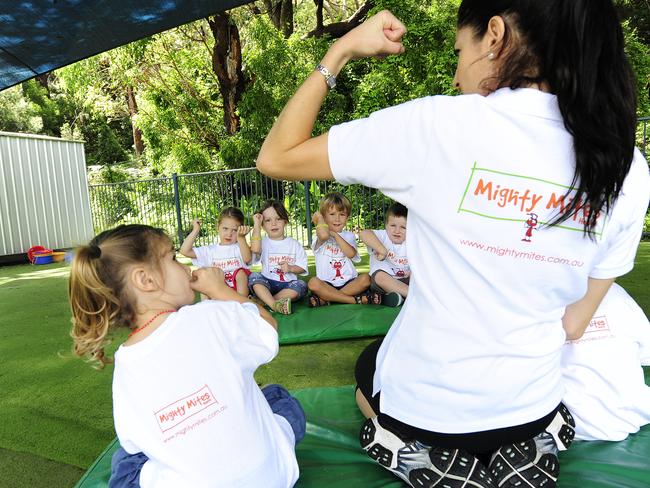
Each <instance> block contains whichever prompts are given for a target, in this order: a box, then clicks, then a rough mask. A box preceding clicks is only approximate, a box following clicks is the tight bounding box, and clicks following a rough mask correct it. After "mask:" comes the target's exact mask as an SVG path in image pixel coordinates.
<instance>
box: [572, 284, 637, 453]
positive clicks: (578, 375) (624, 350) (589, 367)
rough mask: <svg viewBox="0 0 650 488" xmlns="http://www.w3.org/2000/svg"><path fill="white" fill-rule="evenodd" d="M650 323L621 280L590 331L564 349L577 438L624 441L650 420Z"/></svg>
mask: <svg viewBox="0 0 650 488" xmlns="http://www.w3.org/2000/svg"><path fill="white" fill-rule="evenodd" d="M642 364H646V365H647V364H650V323H649V322H648V319H647V317H646V316H645V314H644V313H643V310H641V308H640V307H639V306H638V305H637V304H636V302H635V301H634V300H633V299H632V297H630V295H628V294H627V293H626V292H625V290H624V289H623V288H621V287H620V286H618V285H617V284H614V285H612V288H611V289H610V290H609V292H608V293H607V295H606V296H605V298H604V299H603V301H602V303H601V304H600V307H598V310H597V311H596V313H595V314H594V318H593V319H592V320H591V322H590V323H589V326H588V327H587V330H586V331H585V333H584V335H583V336H582V337H581V338H580V339H578V340H576V341H570V342H567V343H566V345H565V346H564V350H563V351H562V374H563V376H564V381H565V384H566V393H565V394H564V403H565V404H566V406H567V407H568V408H569V410H570V411H571V413H572V414H573V416H574V417H575V420H576V439H582V440H604V441H620V440H623V439H625V438H626V437H627V436H628V434H633V433H635V432H638V430H639V428H640V427H642V426H644V425H646V424H648V423H650V386H647V385H646V384H645V380H644V376H643V368H642V367H641V365H642Z"/></svg>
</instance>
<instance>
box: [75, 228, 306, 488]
mask: <svg viewBox="0 0 650 488" xmlns="http://www.w3.org/2000/svg"><path fill="white" fill-rule="evenodd" d="M195 291H199V292H201V293H204V294H206V295H207V296H208V297H210V298H211V299H214V300H219V301H214V300H209V301H204V302H201V303H198V304H196V305H192V303H193V301H194V292H195ZM70 304H71V308H72V313H73V317H74V319H73V324H74V325H73V329H72V333H71V334H72V337H73V340H74V349H75V353H76V354H78V355H79V356H90V357H91V358H92V359H95V360H97V361H99V362H101V363H102V364H105V363H106V362H107V359H106V358H105V356H104V353H103V348H104V346H105V345H106V344H107V342H108V340H107V334H108V331H109V329H111V328H112V327H114V326H120V325H123V326H128V327H130V328H131V329H132V332H131V334H130V335H129V337H128V339H127V340H126V341H125V342H124V343H123V344H122V345H121V346H120V347H119V349H118V350H117V351H116V353H115V372H114V376H113V415H114V420H115V431H116V432H117V436H118V439H119V441H120V445H121V448H120V449H118V451H117V452H116V453H115V455H114V456H113V463H112V473H111V480H110V481H109V486H110V487H129V488H131V487H136V486H142V487H144V488H148V487H155V488H177V487H179V486H202V487H231V488H243V487H249V488H252V487H259V486H268V487H278V488H287V487H291V486H293V484H294V483H295V482H296V480H297V479H298V464H297V462H296V456H295V452H294V446H295V443H296V442H298V441H299V440H300V439H301V438H302V436H303V435H304V428H305V418H304V412H303V411H302V409H301V408H300V404H299V403H298V402H297V400H295V399H294V398H292V397H291V396H290V395H289V394H288V392H287V391H286V390H284V389H283V388H282V387H280V386H279V385H271V386H269V387H266V388H265V389H264V390H260V388H259V387H258V386H257V384H256V382H255V379H254V377H253V374H254V372H255V370H256V369H257V367H258V366H260V365H261V364H264V363H267V362H269V361H271V360H272V359H273V358H274V357H275V355H276V354H277V352H278V335H277V331H276V327H277V324H276V322H275V320H274V319H273V317H271V315H270V314H269V312H267V311H265V310H263V309H261V308H258V307H257V306H256V305H254V304H252V303H250V302H248V300H247V298H245V297H243V296H241V295H239V294H238V293H236V292H235V291H234V290H233V289H231V288H230V287H228V286H227V285H226V284H225V282H224V276H223V272H222V271H221V270H220V269H218V268H216V267H209V268H202V269H199V270H196V271H194V273H191V272H190V269H189V268H188V267H187V266H184V265H182V264H180V263H179V262H177V261H176V252H175V251H174V249H173V247H172V242H171V240H170V239H169V237H168V236H167V235H166V234H165V233H164V231H162V230H160V229H154V228H152V227H149V226H144V225H127V226H119V227H117V228H115V229H112V230H110V231H106V232H103V233H101V234H100V235H98V236H97V237H95V238H94V239H93V240H92V241H91V242H90V244H89V245H88V246H82V247H80V248H79V249H78V250H77V252H76V255H75V258H74V260H73V262H72V268H71V271H70Z"/></svg>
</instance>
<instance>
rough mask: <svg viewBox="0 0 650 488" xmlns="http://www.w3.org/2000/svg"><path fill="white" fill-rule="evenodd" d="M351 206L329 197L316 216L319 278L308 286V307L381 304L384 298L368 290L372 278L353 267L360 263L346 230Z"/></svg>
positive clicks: (340, 196)
mask: <svg viewBox="0 0 650 488" xmlns="http://www.w3.org/2000/svg"><path fill="white" fill-rule="evenodd" d="M351 210H352V204H351V203H350V200H349V199H348V198H347V197H346V196H345V195H343V194H341V193H338V192H332V193H328V194H327V195H325V197H323V199H322V200H321V202H320V211H318V212H316V213H315V214H314V215H313V219H312V220H313V222H314V224H315V225H316V239H315V240H314V244H313V249H314V258H315V261H316V276H315V277H313V278H311V279H310V280H309V282H308V283H307V285H308V286H309V290H310V291H311V293H312V294H311V296H310V297H309V305H310V306H311V307H320V306H322V305H329V304H330V302H336V303H358V304H369V305H378V304H381V294H380V293H377V292H373V291H371V290H369V288H370V275H368V274H367V273H363V274H361V275H360V274H358V273H357V270H356V268H355V267H354V263H358V262H359V261H361V258H360V257H359V254H358V252H357V243H356V239H355V237H354V233H352V232H350V231H349V230H345V225H346V224H347V222H348V218H349V217H350V212H351Z"/></svg>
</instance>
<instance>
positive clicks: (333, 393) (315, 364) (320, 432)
mask: <svg viewBox="0 0 650 488" xmlns="http://www.w3.org/2000/svg"><path fill="white" fill-rule="evenodd" d="M367 265H368V257H367V254H365V255H364V258H363V262H362V264H361V266H360V267H359V270H360V271H363V270H367ZM310 273H311V274H313V273H314V269H313V260H312V259H311V258H310ZM67 277H68V265H67V264H65V263H60V264H46V265H20V266H5V267H0V303H1V304H2V311H3V313H2V315H0V358H2V370H1V373H0V391H2V392H3V393H2V395H0V412H2V416H3V421H2V423H0V445H1V446H2V448H0V479H1V480H2V483H0V486H7V487H12V488H22V487H25V488H27V487H30V488H40V487H43V488H51V487H72V486H74V485H75V484H76V483H77V482H80V480H81V482H80V485H79V486H80V487H86V488H90V487H97V488H98V487H100V486H105V484H103V483H106V480H107V469H109V460H108V457H107V456H108V455H109V454H106V455H105V456H104V457H103V458H100V464H99V465H96V466H95V467H94V469H93V473H91V474H90V475H87V476H84V473H85V471H86V470H87V469H88V468H89V467H91V465H93V463H94V462H95V460H96V459H97V458H98V457H99V456H100V454H102V453H103V452H104V451H105V449H107V448H108V447H109V446H112V447H114V446H113V444H112V443H113V440H114V438H115V432H114V429H113V418H112V403H111V379H112V365H109V366H108V367H106V368H105V369H104V370H102V371H98V370H96V369H93V368H92V367H91V366H90V365H89V364H87V363H85V362H83V361H81V360H79V359H78V358H76V357H74V356H73V355H72V354H71V342H70V338H69V335H68V334H69V329H70V311H69V307H68V304H67ZM618 282H619V283H620V284H621V285H622V286H623V287H625V289H626V290H627V291H628V292H629V293H630V294H631V295H632V296H633V297H634V298H635V300H636V301H637V302H638V303H639V305H640V306H641V307H642V308H643V309H644V311H646V313H648V311H650V293H649V290H650V243H648V242H642V243H641V246H640V248H639V252H638V254H637V259H636V266H635V268H634V271H632V272H631V273H630V274H628V275H626V276H624V277H622V278H621V279H620V280H618ZM358 309H361V310H358ZM395 315H396V309H392V308H387V307H357V306H354V305H333V306H330V307H325V308H322V309H308V308H307V307H306V305H304V304H301V305H299V306H298V307H297V311H296V313H295V314H294V315H291V316H288V317H281V318H280V319H279V322H280V340H281V342H282V346H281V348H280V354H279V355H278V357H277V358H276V359H275V360H274V361H273V362H272V363H271V364H269V365H267V366H263V367H262V368H260V369H259V370H258V372H257V374H256V380H257V381H258V383H260V384H268V383H275V382H281V383H282V384H284V385H285V386H286V387H287V388H289V389H290V390H292V391H295V392H297V395H298V398H299V399H300V400H301V402H302V403H303V406H304V408H305V410H306V411H307V417H308V427H307V438H306V440H305V441H304V442H303V443H302V444H301V445H300V448H299V449H298V459H299V463H300V467H301V473H302V476H301V480H300V481H299V483H298V485H297V486H300V487H325V486H337V487H338V486H340V487H350V488H352V487H358V486H364V487H370V488H379V487H381V488H398V487H399V486H401V484H400V483H399V482H397V481H395V480H394V479H393V478H392V476H391V475H390V473H388V472H387V471H385V470H383V469H382V468H380V467H379V466H377V465H375V464H374V463H373V462H372V461H371V460H370V459H369V458H367V456H365V454H364V453H363V451H361V450H360V449H359V447H358V439H357V435H358V428H359V426H360V425H361V422H362V418H361V416H360V414H359V412H358V409H357V407H356V405H355V403H354V395H353V388H352V385H353V384H354V376H353V369H354V363H355V361H356V359H357V357H358V355H359V353H360V352H361V351H362V350H363V348H364V347H365V346H366V345H367V344H369V343H370V342H371V341H372V340H373V337H375V336H378V335H381V334H383V333H384V332H385V331H387V330H388V327H389V326H390V323H391V322H392V320H393V318H394V317H395ZM126 335H127V331H126V330H124V331H122V332H121V333H117V334H115V337H114V341H113V346H112V347H111V348H110V349H109V351H111V352H112V350H114V348H115V347H117V345H119V344H120V343H121V342H122V341H123V340H124V339H125V338H126ZM646 378H647V380H649V381H650V374H648V373H647V374H646ZM648 456H650V429H649V428H648V427H645V428H644V429H642V431H641V432H640V433H639V434H636V435H633V436H631V437H630V438H629V439H628V440H627V441H625V442H622V443H606V442H592V443H588V442H583V443H578V444H577V445H574V446H573V447H572V448H571V449H570V451H569V452H567V453H565V457H566V459H567V461H566V462H565V463H564V464H563V465H562V475H561V477H560V484H559V486H560V487H561V488H582V487H585V486H588V487H590V488H592V487H593V488H618V487H626V488H642V487H646V486H648V480H649V478H648V473H647V459H648ZM82 477H83V480H82ZM332 479H336V480H337V483H336V484H335V485H333V484H331V480H332Z"/></svg>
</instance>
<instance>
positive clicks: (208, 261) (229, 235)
mask: <svg viewBox="0 0 650 488" xmlns="http://www.w3.org/2000/svg"><path fill="white" fill-rule="evenodd" d="M192 226H193V227H192V231H191V232H190V233H189V234H188V236H187V237H186V238H185V240H184V241H183V244H182V245H181V249H180V253H181V254H182V255H183V256H185V257H188V258H192V264H194V265H195V266H198V267H200V268H206V267H215V268H219V269H221V270H222V271H223V274H224V279H225V282H226V284H227V285H228V286H229V287H230V288H232V289H233V290H235V291H237V293H239V294H240V295H243V296H246V297H247V296H248V277H249V275H250V274H251V272H250V269H248V265H249V264H250V263H251V261H252V254H251V248H250V246H249V245H248V243H247V242H246V234H248V233H249V232H250V227H248V226H245V225H244V214H243V213H242V211H241V210H239V209H238V208H236V207H227V208H224V209H223V210H222V211H221V213H220V214H219V220H218V221H217V232H218V233H219V242H218V243H217V244H211V245H209V246H200V247H194V241H195V240H196V238H197V237H198V235H199V232H201V221H200V220H199V219H195V220H194V221H192Z"/></svg>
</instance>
